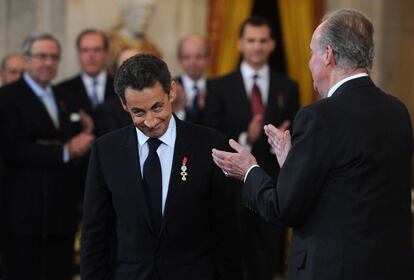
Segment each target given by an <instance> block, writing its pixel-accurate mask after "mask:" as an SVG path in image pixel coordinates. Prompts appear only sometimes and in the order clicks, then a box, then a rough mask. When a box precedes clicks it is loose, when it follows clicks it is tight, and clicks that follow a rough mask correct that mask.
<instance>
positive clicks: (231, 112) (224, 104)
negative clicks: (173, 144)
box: [204, 17, 299, 279]
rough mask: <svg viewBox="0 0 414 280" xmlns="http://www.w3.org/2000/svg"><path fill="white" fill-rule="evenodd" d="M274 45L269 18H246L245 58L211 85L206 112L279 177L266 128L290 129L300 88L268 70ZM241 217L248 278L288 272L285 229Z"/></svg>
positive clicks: (207, 121) (213, 123) (242, 47)
mask: <svg viewBox="0 0 414 280" xmlns="http://www.w3.org/2000/svg"><path fill="white" fill-rule="evenodd" d="M275 45H276V42H275V41H274V39H273V38H272V30H271V26H270V25H269V23H268V22H267V20H266V19H264V18H261V17H252V18H249V19H247V20H246V21H245V22H244V23H243V25H242V27H241V29H240V37H239V41H238V49H239V50H240V52H241V53H242V54H243V61H242V63H241V65H240V68H239V69H238V70H236V71H235V72H232V73H230V74H228V75H226V76H224V77H221V78H218V79H216V80H213V81H212V82H211V86H210V90H209V94H208V95H207V103H206V110H205V112H204V116H205V118H204V122H205V124H206V125H208V126H211V127H213V128H216V129H217V130H219V131H221V132H223V133H225V134H227V135H228V136H229V137H231V138H234V139H238V141H239V142H240V143H241V144H243V145H244V146H246V148H248V149H249V150H251V152H252V153H253V155H254V156H255V157H256V158H257V160H258V162H259V164H260V165H261V166H262V167H263V169H264V170H265V171H266V172H267V173H268V174H269V175H271V176H272V177H273V178H274V179H276V177H277V170H276V172H275V169H276V168H277V167H276V164H275V162H276V158H275V155H274V154H273V153H272V152H271V147H270V145H269V144H268V143H267V138H266V136H265V135H264V133H263V130H262V125H263V123H272V124H274V125H275V126H284V127H287V126H289V124H290V123H291V122H292V121H293V119H294V117H295V114H296V112H297V110H298V108H299V101H298V98H299V97H298V87H297V84H296V83H295V82H293V81H291V80H289V79H288V78H286V77H284V76H282V75H279V74H276V73H275V72H273V71H272V70H271V69H270V68H269V65H268V58H269V56H270V54H271V52H272V51H273V50H274V48H275ZM242 216H243V221H244V224H245V231H244V234H243V237H244V239H245V245H244V249H245V253H244V254H243V256H244V261H245V268H246V270H245V274H246V278H247V279H272V277H273V274H274V273H275V272H276V273H279V274H280V273H282V272H283V268H284V261H283V258H284V256H283V255H284V254H283V253H284V247H285V244H284V231H285V230H284V229H281V228H277V227H275V226H274V225H271V224H268V223H266V222H265V221H264V220H263V219H262V218H261V217H259V216H258V215H257V214H256V213H253V212H251V211H250V210H248V209H243V210H242Z"/></svg>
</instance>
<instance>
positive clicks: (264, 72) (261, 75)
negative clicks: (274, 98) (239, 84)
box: [240, 61, 270, 106]
mask: <svg viewBox="0 0 414 280" xmlns="http://www.w3.org/2000/svg"><path fill="white" fill-rule="evenodd" d="M269 71H270V68H269V65H267V64H265V65H263V67H262V68H260V69H259V70H255V69H253V68H252V67H251V66H250V65H249V64H247V63H246V62H244V61H243V62H242V64H241V65H240V72H241V74H242V77H243V82H244V87H245V88H246V93H247V97H248V98H249V99H250V97H251V95H252V88H253V83H254V80H253V76H254V75H257V76H258V77H257V78H256V84H257V86H258V87H259V89H260V95H261V96H262V103H263V105H265V106H266V104H267V98H268V96H269V83H270V76H269Z"/></svg>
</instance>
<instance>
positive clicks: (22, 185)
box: [0, 79, 82, 236]
mask: <svg viewBox="0 0 414 280" xmlns="http://www.w3.org/2000/svg"><path fill="white" fill-rule="evenodd" d="M53 91H54V93H55V97H56V103H57V106H58V110H59V120H60V128H59V129H58V130H57V129H56V128H55V127H54V125H53V122H52V120H51V119H50V117H49V115H48V113H47V111H46V109H45V107H44V105H43V103H42V102H41V101H40V100H39V99H38V97H37V96H36V95H35V93H34V92H32V90H31V89H30V87H29V86H28V84H27V83H26V82H25V81H24V80H23V79H21V80H19V81H17V82H15V83H12V84H10V85H7V86H5V87H2V88H1V89H0V96H1V103H2V104H1V109H0V113H1V116H2V117H1V120H2V124H1V125H2V130H1V132H0V133H1V141H2V148H3V153H4V157H5V160H6V164H7V168H8V170H7V174H6V177H5V181H4V190H3V195H4V204H3V205H2V211H1V213H2V215H4V217H3V218H4V219H5V223H4V224H2V227H1V228H2V231H4V232H7V233H11V234H22V235H39V236H40V235H43V236H47V235H61V236H72V235H73V233H74V231H75V229H76V225H75V214H76V199H77V197H78V194H77V193H76V192H77V191H79V189H77V188H76V187H74V182H75V179H76V178H77V176H76V170H77V169H76V167H75V166H74V165H73V164H72V163H69V164H64V163H63V143H64V142H66V141H67V140H68V139H70V138H71V137H72V136H74V135H75V134H76V133H78V132H79V131H80V130H81V129H82V127H81V124H80V123H79V122H71V121H70V115H71V113H73V112H76V111H77V108H71V104H69V103H67V102H66V100H64V99H62V98H61V97H60V95H59V94H58V93H59V92H58V91H59V90H57V89H56V88H53Z"/></svg>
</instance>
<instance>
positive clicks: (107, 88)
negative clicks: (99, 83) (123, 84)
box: [104, 75, 115, 102]
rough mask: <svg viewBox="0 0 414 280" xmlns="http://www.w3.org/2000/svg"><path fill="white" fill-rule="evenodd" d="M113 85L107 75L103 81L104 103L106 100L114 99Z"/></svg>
mask: <svg viewBox="0 0 414 280" xmlns="http://www.w3.org/2000/svg"><path fill="white" fill-rule="evenodd" d="M113 84H114V81H113V79H112V78H111V77H110V76H109V75H107V76H106V81H105V100H104V102H106V101H107V100H108V99H110V98H112V97H115V96H114V94H113V91H114V89H113V88H112V87H113Z"/></svg>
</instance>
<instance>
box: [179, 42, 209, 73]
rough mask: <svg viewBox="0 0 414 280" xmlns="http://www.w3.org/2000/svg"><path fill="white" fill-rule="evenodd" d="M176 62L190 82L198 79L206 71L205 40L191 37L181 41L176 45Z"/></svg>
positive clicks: (206, 52)
mask: <svg viewBox="0 0 414 280" xmlns="http://www.w3.org/2000/svg"><path fill="white" fill-rule="evenodd" d="M177 54H178V61H179V63H180V64H181V67H182V68H183V70H184V73H185V74H187V75H188V76H189V77H190V78H191V79H192V80H194V81H197V80H198V79H200V78H201V77H202V76H203V75H204V74H205V72H206V70H207V65H208V57H209V52H208V44H207V41H206V39H205V38H203V37H201V36H197V35H191V36H188V37H185V38H184V39H182V40H181V42H180V44H179V45H178V52H177Z"/></svg>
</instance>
